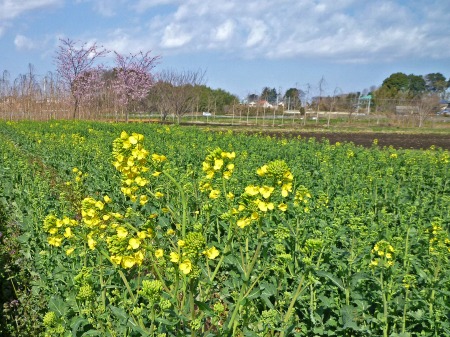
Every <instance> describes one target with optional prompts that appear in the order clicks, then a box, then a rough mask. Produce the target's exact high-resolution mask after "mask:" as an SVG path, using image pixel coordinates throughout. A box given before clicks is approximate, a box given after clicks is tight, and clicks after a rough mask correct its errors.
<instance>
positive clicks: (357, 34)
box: [113, 0, 450, 62]
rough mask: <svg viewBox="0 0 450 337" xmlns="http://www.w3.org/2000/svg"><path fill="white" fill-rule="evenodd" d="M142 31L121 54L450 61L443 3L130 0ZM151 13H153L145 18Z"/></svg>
mask: <svg viewBox="0 0 450 337" xmlns="http://www.w3.org/2000/svg"><path fill="white" fill-rule="evenodd" d="M128 1H129V3H130V6H132V8H134V9H135V10H136V11H138V14H137V16H138V18H139V21H140V22H141V23H142V22H145V23H146V25H145V26H144V25H140V28H141V31H140V32H139V33H137V32H134V33H131V32H130V34H129V35H128V36H127V38H124V37H122V38H119V37H118V36H114V39H113V40H114V41H115V42H114V43H116V44H117V45H119V46H120V48H122V49H124V50H126V49H127V48H129V49H132V50H136V48H137V49H139V48H140V49H142V48H145V46H148V48H151V49H155V48H156V49H160V50H161V51H162V53H163V54H164V53H165V52H169V53H173V52H177V53H182V52H191V51H193V50H207V49H214V50H217V51H224V52H229V53H233V54H234V55H238V56H239V55H240V56H241V57H250V58H252V57H258V58H264V57H266V58H272V59H286V58H299V57H300V58H302V57H303V58H315V57H325V58H327V59H329V60H333V61H336V62H363V61H370V60H377V61H383V60H394V59H400V58H411V57H440V58H443V57H450V50H449V49H448V48H446V46H448V45H449V40H450V36H449V35H448V34H447V33H444V32H448V31H450V22H449V21H448V19H447V15H448V12H449V10H450V2H449V4H445V2H443V1H439V0H429V1H426V0H416V1H413V2H405V1H402V0H381V1H376V2H365V1H360V0H319V1H314V0H282V1H277V2H275V1H271V0H247V1H245V2H243V1H241V0H227V1H215V0H184V1H181V0H140V1H139V2H138V3H137V4H135V3H132V1H131V0H128ZM148 9H151V11H147V10H148Z"/></svg>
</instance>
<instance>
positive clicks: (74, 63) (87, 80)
mask: <svg viewBox="0 0 450 337" xmlns="http://www.w3.org/2000/svg"><path fill="white" fill-rule="evenodd" d="M108 53H109V51H108V50H106V49H104V48H102V47H98V46H97V44H96V43H93V44H91V45H88V44H87V43H83V44H81V45H79V43H77V42H75V41H73V40H71V39H69V38H67V39H60V45H59V48H58V50H57V52H56V56H55V63H56V66H57V72H58V74H59V76H60V79H61V81H62V83H63V84H64V86H65V87H66V89H67V90H69V91H70V94H71V99H72V101H73V105H74V110H73V118H74V119H75V118H77V115H78V113H79V107H80V104H81V103H82V102H84V101H86V100H89V99H91V98H92V97H93V96H94V94H95V93H96V92H98V90H99V88H101V87H102V85H103V84H102V76H101V75H102V73H103V71H102V66H101V65H96V62H97V61H98V59H99V58H100V57H103V56H105V55H106V54H108Z"/></svg>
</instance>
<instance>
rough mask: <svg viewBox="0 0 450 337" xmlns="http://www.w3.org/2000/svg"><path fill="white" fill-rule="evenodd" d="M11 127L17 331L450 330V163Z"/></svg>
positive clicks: (306, 144) (4, 198)
mask: <svg viewBox="0 0 450 337" xmlns="http://www.w3.org/2000/svg"><path fill="white" fill-rule="evenodd" d="M0 126H1V128H2V134H1V142H0V156H1V158H2V159H3V163H4V164H3V165H2V166H0V174H1V178H2V179H1V180H0V187H1V189H0V192H1V195H0V200H1V205H2V207H3V208H2V209H3V211H2V212H1V213H0V215H1V216H2V218H1V219H2V220H3V219H4V218H5V217H6V218H7V219H6V222H3V221H2V228H1V231H2V232H3V234H4V237H3V238H2V240H3V241H2V243H3V244H2V246H0V252H1V253H2V254H0V261H1V263H2V264H3V265H11V266H12V265H13V266H14V268H13V269H10V271H9V270H6V272H7V274H5V273H3V274H2V275H1V277H3V279H2V281H3V280H6V279H9V278H12V280H13V281H14V285H19V286H18V287H17V289H18V291H17V292H14V290H12V287H10V288H9V289H10V290H9V291H10V292H9V294H10V295H8V296H5V295H3V297H2V301H3V303H4V304H11V303H12V301H13V300H14V299H18V300H19V303H20V305H19V306H18V308H17V310H16V309H14V310H16V311H15V312H14V313H13V314H9V313H11V312H9V313H8V315H5V316H3V317H4V318H3V322H2V327H1V329H2V330H1V333H2V335H8V334H9V335H12V336H21V335H24V336H29V335H30V334H35V335H39V336H81V335H84V336H90V335H92V336H124V335H127V336H158V337H162V336H166V337H169V336H225V335H232V336H312V335H314V336H370V335H376V336H415V335H421V336H445V335H448V334H449V329H450V325H449V322H450V316H449V312H450V310H449V307H448V303H449V302H450V299H449V295H450V291H449V284H450V273H449V272H448V270H447V269H448V268H446V266H447V265H448V263H449V262H450V261H449V248H450V238H449V230H450V228H449V226H450V209H449V208H448V207H445V205H447V204H448V203H449V201H450V199H449V195H450V173H449V172H450V171H449V168H450V167H449V166H450V163H449V162H450V154H449V153H448V151H444V150H441V149H435V148H430V149H428V150H425V151H413V150H396V149H394V148H379V147H378V146H377V144H376V142H374V145H373V147H372V148H371V149H364V148H362V147H357V146H354V145H353V144H340V143H336V144H329V143H328V142H326V141H324V142H317V141H315V140H314V139H310V140H303V139H291V140H287V139H273V138H270V137H264V136H261V135H248V136H247V135H242V134H234V133H232V132H226V133H214V132H203V131H199V130H198V129H194V128H192V129H191V128H181V127H166V126H158V125H148V124H145V125H144V124H133V125H129V124H102V123H87V122H64V123H55V122H52V123H37V122H22V123H1V125H0ZM141 134H142V135H143V137H141V136H140V135H141ZM118 138H119V139H118ZM144 150H145V151H144ZM147 151H148V152H147ZM111 153H113V155H111ZM121 156H122V157H121ZM129 163H130V164H129ZM131 163H132V165H131ZM134 167H136V169H133V168H134ZM146 168H148V169H146ZM3 178H5V179H3ZM106 196H107V198H106ZM49 215H52V216H50V217H49ZM67 228H70V230H68V229H67ZM5 233H7V234H5ZM14 233H16V234H14ZM60 236H61V237H60ZM5 238H7V241H5ZM59 239H60V240H59ZM10 247H14V249H15V250H17V252H19V253H18V254H17V255H11V256H10V257H8V255H7V254H6V252H9V251H10V249H11V248H10ZM25 299H26V301H25ZM14 303H15V302H14ZM4 307H5V306H4ZM19 310H20V311H19ZM16 322H18V324H19V325H16Z"/></svg>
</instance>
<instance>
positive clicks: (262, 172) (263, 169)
mask: <svg viewBox="0 0 450 337" xmlns="http://www.w3.org/2000/svg"><path fill="white" fill-rule="evenodd" d="M266 173H267V165H264V166H261V167H260V168H259V169H257V170H256V174H257V175H259V176H260V177H262V176H264V175H265V174H266Z"/></svg>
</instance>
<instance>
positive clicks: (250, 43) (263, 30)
mask: <svg viewBox="0 0 450 337" xmlns="http://www.w3.org/2000/svg"><path fill="white" fill-rule="evenodd" d="M249 28H250V33H249V34H248V37H247V41H246V43H245V45H246V46H247V47H255V46H257V45H258V44H262V43H263V42H264V40H265V39H267V37H268V36H269V33H268V28H267V26H266V24H265V23H264V22H262V21H261V20H251V21H250V22H249Z"/></svg>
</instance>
